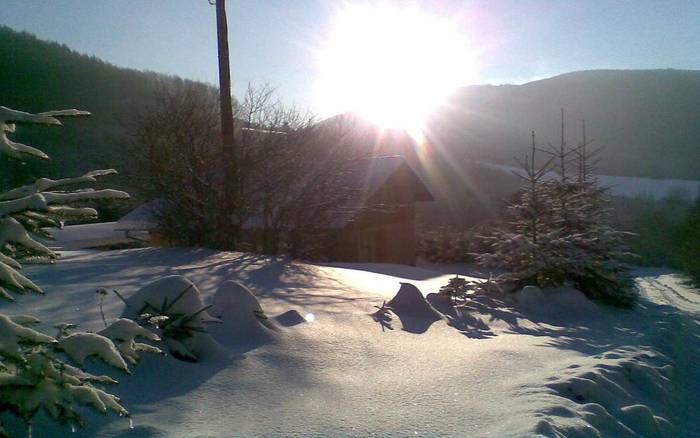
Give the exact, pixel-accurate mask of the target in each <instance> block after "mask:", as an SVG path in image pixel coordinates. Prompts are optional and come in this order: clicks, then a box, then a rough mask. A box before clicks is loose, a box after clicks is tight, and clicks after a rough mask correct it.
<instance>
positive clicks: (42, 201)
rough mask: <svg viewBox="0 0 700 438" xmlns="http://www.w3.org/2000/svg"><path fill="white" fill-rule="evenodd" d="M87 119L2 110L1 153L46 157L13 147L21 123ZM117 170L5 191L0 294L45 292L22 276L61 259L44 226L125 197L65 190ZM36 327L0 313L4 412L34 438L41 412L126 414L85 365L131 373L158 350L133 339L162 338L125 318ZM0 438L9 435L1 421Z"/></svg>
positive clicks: (28, 319)
mask: <svg viewBox="0 0 700 438" xmlns="http://www.w3.org/2000/svg"><path fill="white" fill-rule="evenodd" d="M87 115H89V113H87V112H85V111H78V110H62V111H49V112H44V113H39V114H29V113H25V112H22V111H16V110H12V109H10V108H6V107H2V106H0V155H5V156H7V157H9V158H11V159H13V160H17V162H18V163H19V162H20V161H21V160H23V159H25V158H39V159H48V156H47V155H46V154H45V153H43V152H42V151H40V150H38V149H35V148H33V147H31V146H27V145H24V144H21V143H17V142H13V141H12V140H10V139H9V138H8V133H10V134H11V133H14V132H15V129H16V126H17V125H22V124H27V123H33V124H43V125H59V126H60V125H61V122H60V121H59V119H60V118H63V117H77V116H87ZM114 173H116V171H115V170H113V169H107V170H97V171H93V172H88V173H86V174H85V175H82V176H78V177H74V178H65V179H59V180H52V179H47V178H42V179H39V180H37V181H35V182H34V183H33V184H29V185H25V186H22V187H18V188H15V189H12V190H9V191H6V192H2V193H0V297H2V298H4V299H5V300H9V301H13V300H14V299H15V296H14V295H13V294H16V293H24V292H26V291H33V292H37V293H43V291H42V289H41V288H40V287H39V286H38V285H37V284H35V283H34V282H32V281H31V280H30V279H28V278H27V277H26V276H24V275H23V274H22V273H21V272H20V271H21V268H22V265H21V263H20V262H21V261H25V260H28V259H31V258H34V257H41V258H48V259H49V260H53V259H55V258H56V256H57V255H56V254H55V253H54V252H53V251H51V250H50V249H49V248H48V247H46V246H45V245H44V244H43V243H41V242H40V241H38V240H36V239H35V237H36V236H40V237H44V238H49V237H50V234H49V233H48V232H47V231H45V228H46V227H60V226H62V222H63V220H65V219H70V220H81V219H88V218H94V217H96V216H97V211H95V210H94V209H92V208H88V207H80V206H79V205H77V204H79V203H80V202H81V201H85V200H94V199H109V198H112V199H118V198H127V197H128V196H129V195H128V194H126V193H124V192H121V191H118V190H111V189H104V190H93V189H86V188H83V189H66V187H68V186H71V185H75V184H78V183H91V182H95V181H96V178H97V177H100V176H104V175H110V174H114ZM39 322H40V321H39V320H38V319H37V318H35V317H32V316H29V315H16V314H15V315H4V314H0V414H4V413H6V412H9V413H11V414H13V415H14V416H16V417H18V418H19V419H21V420H23V421H24V422H25V423H26V424H27V425H28V435H29V436H31V427H32V426H31V425H32V421H33V419H34V418H35V416H36V415H37V414H38V413H40V412H41V411H43V412H44V413H45V414H46V415H47V416H48V417H49V418H50V419H52V420H54V421H56V422H58V423H61V424H65V425H69V426H70V427H72V428H75V427H76V426H82V425H83V423H84V422H83V419H82V418H81V417H80V415H79V413H78V411H77V410H76V408H77V407H78V406H86V407H89V408H92V409H94V410H96V411H98V412H100V413H103V414H107V413H108V412H110V411H111V412H116V413H118V414H119V415H120V416H128V415H129V412H128V411H127V410H126V409H125V408H124V407H123V406H122V405H121V404H120V402H119V398H118V397H116V396H115V395H113V394H110V393H109V392H107V391H106V390H105V389H104V388H105V386H106V385H110V384H114V383H117V382H116V380H114V379H112V378H111V377H108V376H102V375H95V374H91V373H89V372H87V371H85V370H84V366H85V364H86V362H85V361H86V359H87V358H89V357H95V358H98V359H100V360H102V361H104V362H106V363H107V364H109V365H112V366H113V367H115V368H117V369H119V370H121V371H124V372H128V366H127V362H130V363H135V362H136V361H137V360H138V358H139V356H138V352H139V351H147V352H157V351H160V350H159V349H158V348H156V347H153V346H150V345H147V344H142V343H139V342H136V341H135V338H136V337H143V338H146V339H150V340H157V336H155V335H154V334H153V333H151V332H149V331H148V330H146V329H144V328H143V327H141V326H139V325H138V324H137V323H135V322H133V321H131V320H127V319H119V320H117V321H115V322H114V323H112V324H111V325H109V326H108V327H105V329H104V330H103V331H101V332H100V333H88V332H73V333H71V331H70V329H71V328H72V327H75V326H73V325H72V324H60V325H58V326H56V327H57V328H58V335H56V336H50V335H47V334H44V333H41V332H39V331H37V330H35V329H34V328H32V326H34V325H36V324H38V323H39ZM56 433H58V432H56ZM0 436H8V432H7V431H6V430H5V429H3V427H2V425H1V424H0Z"/></svg>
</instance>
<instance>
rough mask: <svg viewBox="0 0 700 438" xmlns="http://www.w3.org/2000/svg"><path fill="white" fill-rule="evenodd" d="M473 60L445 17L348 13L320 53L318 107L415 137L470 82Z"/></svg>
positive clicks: (367, 10)
mask: <svg viewBox="0 0 700 438" xmlns="http://www.w3.org/2000/svg"><path fill="white" fill-rule="evenodd" d="M474 53H475V52H474V51H473V50H472V49H471V47H470V46H469V44H468V41H467V38H466V37H465V35H464V34H463V33H462V32H461V31H460V29H459V27H458V26H457V24H456V22H453V21H450V20H449V19H448V18H445V17H439V16H435V15H432V14H430V13H429V12H427V11H425V10H421V9H419V8H417V7H406V8H401V7H396V6H388V5H362V6H357V5H355V6H349V5H348V6H345V7H343V8H342V9H341V10H339V11H338V12H337V14H336V17H335V21H334V23H333V26H332V30H331V32H330V35H329V36H328V38H327V39H326V41H325V43H324V44H323V45H322V47H321V48H320V50H319V52H318V74H317V77H316V87H315V100H316V106H317V108H319V109H320V111H321V113H322V114H324V115H332V114H338V113H342V112H348V111H351V112H356V113H357V114H359V115H360V116H362V117H364V118H365V119H367V120H368V121H370V122H373V123H375V124H377V125H379V126H381V127H385V128H394V129H396V128H398V129H405V130H406V131H408V132H409V133H411V134H412V135H418V134H419V133H420V132H422V130H423V128H424V124H425V121H426V118H427V117H428V116H429V115H430V114H431V113H432V112H433V111H434V110H435V109H436V108H437V107H438V106H439V105H440V104H441V103H443V101H444V100H445V98H446V97H447V96H449V95H450V94H451V93H452V92H454V91H455V90H456V89H457V88H458V87H460V86H463V85H466V84H468V83H470V81H472V79H473V76H474Z"/></svg>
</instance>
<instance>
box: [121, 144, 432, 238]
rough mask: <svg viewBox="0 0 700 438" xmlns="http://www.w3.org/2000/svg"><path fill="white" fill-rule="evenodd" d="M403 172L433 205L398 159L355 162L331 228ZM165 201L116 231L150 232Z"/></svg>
mask: <svg viewBox="0 0 700 438" xmlns="http://www.w3.org/2000/svg"><path fill="white" fill-rule="evenodd" d="M402 170H408V171H410V173H409V174H410V175H411V178H410V181H409V182H410V184H411V192H412V194H413V198H414V200H415V201H419V202H424V201H432V200H433V196H432V194H431V193H430V191H429V190H428V188H427V187H426V185H425V183H424V182H423V181H422V180H421V178H420V177H419V176H418V174H416V172H415V171H414V170H413V169H412V168H411V166H410V165H409V164H408V163H407V162H406V159H405V158H404V157H403V156H401V155H389V156H379V157H371V158H367V159H363V160H358V162H357V163H355V164H354V165H353V166H352V167H351V168H350V169H348V171H347V172H344V173H343V175H341V177H340V178H339V182H338V183H339V184H340V185H341V186H342V187H344V188H347V189H348V192H349V193H350V195H349V196H348V197H347V199H346V200H345V202H343V204H342V205H341V206H339V207H338V208H337V209H336V210H335V211H334V213H333V220H332V221H331V223H330V224H329V226H330V228H343V227H345V226H346V225H347V224H349V223H350V222H352V220H353V219H354V218H355V217H356V216H357V214H358V212H359V211H361V209H362V208H363V207H364V206H365V205H366V204H367V202H368V200H369V199H370V198H372V196H374V195H375V194H377V193H378V192H379V190H380V189H381V188H382V187H384V186H385V185H386V184H387V183H388V182H389V180H390V179H391V178H392V177H393V176H394V175H397V174H398V173H399V172H401V171H402ZM165 205H166V201H165V200H164V199H162V198H158V199H154V200H152V201H149V202H147V203H145V204H142V205H140V206H139V207H137V208H136V209H135V210H133V211H132V212H130V213H129V214H127V215H126V216H124V217H123V218H121V219H120V220H119V221H118V222H117V223H116V225H115V227H114V229H115V230H117V231H150V230H153V229H155V228H156V227H157V226H158V220H157V218H158V215H159V213H160V212H162V211H163V209H164V208H165ZM261 225H262V220H261V218H259V217H256V216H253V217H251V218H248V220H246V222H245V224H244V225H243V228H248V229H251V228H257V227H260V226H261Z"/></svg>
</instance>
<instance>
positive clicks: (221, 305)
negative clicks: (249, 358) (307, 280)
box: [210, 280, 301, 345]
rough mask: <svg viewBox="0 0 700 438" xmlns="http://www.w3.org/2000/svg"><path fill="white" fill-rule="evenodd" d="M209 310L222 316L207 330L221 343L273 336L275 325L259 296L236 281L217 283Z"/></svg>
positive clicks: (249, 341) (254, 340)
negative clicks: (217, 286)
mask: <svg viewBox="0 0 700 438" xmlns="http://www.w3.org/2000/svg"><path fill="white" fill-rule="evenodd" d="M210 310H211V312H212V313H213V314H214V315H216V316H217V317H218V318H220V319H221V322H222V323H221V324H216V325H213V326H212V327H211V328H210V332H211V333H212V336H214V338H215V339H217V340H218V341H219V342H221V343H222V344H227V345H231V344H235V345H239V344H243V345H245V344H250V343H255V342H259V341H264V340H269V339H271V338H272V336H273V330H274V328H275V327H274V325H273V324H272V322H271V321H270V319H269V318H268V317H267V315H265V312H264V311H263V309H262V307H260V303H259V302H258V299H257V298H256V297H255V295H253V293H252V292H251V291H250V290H249V289H248V288H247V287H245V286H243V285H242V284H240V283H239V282H237V281H233V280H228V281H225V282H223V283H222V284H221V285H220V286H219V288H218V289H217V290H216V293H215V294H214V299H213V301H212V307H211V309H210ZM300 316H301V315H300Z"/></svg>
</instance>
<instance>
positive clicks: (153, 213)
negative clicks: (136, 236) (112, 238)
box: [114, 198, 165, 231]
mask: <svg viewBox="0 0 700 438" xmlns="http://www.w3.org/2000/svg"><path fill="white" fill-rule="evenodd" d="M164 207H165V200H164V199H162V198H156V199H153V200H151V201H148V202H146V203H145V204H141V205H139V206H138V207H136V208H135V209H134V210H133V211H131V212H130V213H129V214H127V215H126V216H124V217H123V218H121V219H119V220H118V221H117V223H116V225H114V229H115V230H116V231H151V230H153V229H155V228H157V227H158V219H157V217H158V213H159V212H160V211H162V210H163V208H164Z"/></svg>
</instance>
